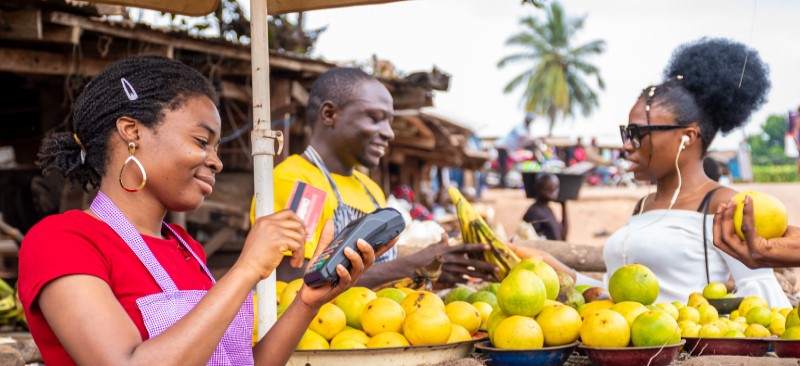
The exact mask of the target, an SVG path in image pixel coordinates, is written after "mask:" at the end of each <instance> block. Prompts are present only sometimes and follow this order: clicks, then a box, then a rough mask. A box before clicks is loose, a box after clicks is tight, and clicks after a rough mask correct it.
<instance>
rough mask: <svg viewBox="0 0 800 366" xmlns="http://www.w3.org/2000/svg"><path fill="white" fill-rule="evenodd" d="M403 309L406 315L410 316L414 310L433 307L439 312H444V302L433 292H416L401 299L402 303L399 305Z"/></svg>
mask: <svg viewBox="0 0 800 366" xmlns="http://www.w3.org/2000/svg"><path fill="white" fill-rule="evenodd" d="M400 305H401V306H402V307H403V310H405V311H406V314H411V313H413V312H414V310H417V309H419V308H423V307H435V308H437V309H439V310H441V311H444V301H442V299H441V298H439V296H436V294H434V293H433V292H428V291H416V292H413V293H410V294H408V295H406V297H405V298H404V299H403V302H402V303H400Z"/></svg>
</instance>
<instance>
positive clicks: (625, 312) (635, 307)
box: [611, 301, 647, 326]
mask: <svg viewBox="0 0 800 366" xmlns="http://www.w3.org/2000/svg"><path fill="white" fill-rule="evenodd" d="M611 310H614V311H616V312H618V313H620V315H622V316H623V317H625V321H627V322H628V326H631V324H633V321H634V320H635V319H636V317H637V316H639V314H641V313H644V312H646V311H647V307H646V306H644V305H642V304H640V303H638V302H635V301H623V302H620V303H617V304H614V306H612V307H611Z"/></svg>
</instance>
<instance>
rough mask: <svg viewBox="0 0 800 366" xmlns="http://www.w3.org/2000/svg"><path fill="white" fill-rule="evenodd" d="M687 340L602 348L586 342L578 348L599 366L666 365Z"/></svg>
mask: <svg viewBox="0 0 800 366" xmlns="http://www.w3.org/2000/svg"><path fill="white" fill-rule="evenodd" d="M684 343H686V341H684V340H681V341H680V342H678V343H675V344H670V345H667V346H664V347H661V346H656V347H620V348H601V347H589V346H587V345H585V344H581V345H580V346H578V349H580V350H583V351H584V352H586V356H588V357H589V360H590V361H592V364H593V365H597V366H629V365H650V366H666V365H669V364H670V363H671V362H672V360H674V359H675V357H676V356H677V355H678V352H680V350H681V347H682V346H683V345H684Z"/></svg>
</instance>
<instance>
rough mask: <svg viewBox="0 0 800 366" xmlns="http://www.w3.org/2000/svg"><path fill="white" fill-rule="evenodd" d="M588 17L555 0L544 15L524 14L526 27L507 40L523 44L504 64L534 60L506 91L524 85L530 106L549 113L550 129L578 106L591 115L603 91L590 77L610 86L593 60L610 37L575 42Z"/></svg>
mask: <svg viewBox="0 0 800 366" xmlns="http://www.w3.org/2000/svg"><path fill="white" fill-rule="evenodd" d="M585 20H586V16H583V17H577V18H571V17H568V16H567V15H566V14H565V12H564V8H563V7H562V6H561V5H560V4H559V3H557V2H553V3H551V4H550V5H549V6H546V7H545V16H544V19H540V18H538V17H532V16H529V17H524V18H522V19H521V20H520V25H521V26H522V28H523V29H522V31H521V32H519V33H517V34H515V35H513V36H511V37H510V38H509V39H508V40H507V41H506V44H507V45H509V46H515V47H518V48H521V49H522V50H521V51H520V52H519V53H515V54H512V55H509V56H506V57H504V58H503V59H501V60H500V62H498V64H497V66H498V67H499V68H503V67H506V66H507V65H509V64H512V63H520V62H521V63H524V64H527V65H530V68H528V69H527V70H525V71H524V72H522V73H521V74H519V75H517V76H516V77H514V78H513V79H511V81H510V82H509V83H508V84H507V85H506V87H505V89H504V91H505V92H506V93H510V92H512V91H513V90H514V89H517V88H519V87H522V88H523V95H522V101H521V103H522V104H523V105H524V107H525V110H527V111H529V112H533V113H535V114H538V115H540V116H546V117H547V118H548V120H549V122H550V134H552V130H553V127H554V126H555V123H556V121H557V119H558V118H559V117H561V118H566V117H572V116H574V115H575V113H576V112H577V111H580V112H581V114H583V115H584V116H588V115H589V114H591V112H592V111H593V110H594V109H595V108H596V107H597V105H598V98H597V92H596V91H595V89H594V85H591V84H590V83H589V81H588V80H590V79H594V81H595V84H596V86H597V87H598V88H599V89H605V83H604V82H603V79H602V78H601V76H600V70H599V69H598V68H597V66H595V65H594V64H592V63H591V62H590V58H591V57H593V56H596V55H599V54H602V53H603V52H604V51H605V41H602V40H593V41H590V42H587V43H584V44H581V45H575V40H574V38H575V36H576V34H577V33H578V32H579V31H580V30H581V29H583V26H584V22H585Z"/></svg>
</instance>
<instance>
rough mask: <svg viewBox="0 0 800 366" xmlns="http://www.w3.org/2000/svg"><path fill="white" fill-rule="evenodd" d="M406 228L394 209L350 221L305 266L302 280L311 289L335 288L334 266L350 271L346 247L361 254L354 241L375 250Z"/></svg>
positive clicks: (375, 212)
mask: <svg viewBox="0 0 800 366" xmlns="http://www.w3.org/2000/svg"><path fill="white" fill-rule="evenodd" d="M405 227H406V222H405V220H404V219H403V216H402V215H401V214H400V212H398V211H397V210H395V209H393V208H381V209H378V210H376V211H374V212H372V213H370V214H368V215H364V216H362V217H361V218H359V219H357V220H353V221H351V222H350V223H349V224H347V226H345V228H344V229H343V230H342V231H341V232H340V233H339V234H338V235H336V237H334V238H333V240H332V241H331V243H330V244H329V245H328V247H327V248H326V249H325V251H323V252H322V253H321V254H320V255H319V257H317V260H316V261H314V263H312V264H311V266H309V267H308V270H307V271H306V274H305V276H303V281H305V283H306V285H308V286H310V287H320V286H322V285H324V284H326V283H331V284H333V285H334V286H335V285H336V284H337V283H338V282H339V275H338V274H337V273H336V266H337V265H339V264H342V265H344V268H346V269H347V270H348V271H349V270H350V269H351V268H352V265H351V263H350V260H349V259H347V257H346V256H345V255H344V249H345V248H348V247H349V248H352V249H353V250H355V251H356V253H358V254H359V255H360V254H361V251H360V250H358V247H357V246H356V242H357V241H358V239H364V240H365V241H366V242H367V243H369V244H370V245H372V248H373V249H376V250H377V249H378V248H380V247H381V246H383V245H386V244H387V243H389V242H390V241H392V239H394V238H396V237H397V236H398V235H400V233H401V232H402V231H403V230H404V229H405Z"/></svg>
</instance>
